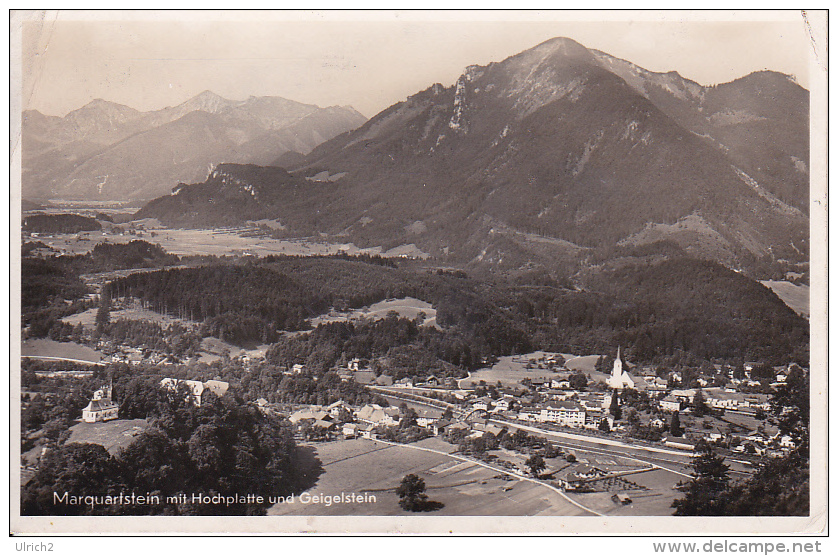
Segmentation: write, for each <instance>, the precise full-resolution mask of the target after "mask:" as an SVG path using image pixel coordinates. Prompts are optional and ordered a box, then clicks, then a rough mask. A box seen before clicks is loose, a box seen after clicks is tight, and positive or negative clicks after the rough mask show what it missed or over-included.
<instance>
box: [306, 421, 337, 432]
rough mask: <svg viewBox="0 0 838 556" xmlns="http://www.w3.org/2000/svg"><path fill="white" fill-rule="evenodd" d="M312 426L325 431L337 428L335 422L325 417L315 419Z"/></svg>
mask: <svg viewBox="0 0 838 556" xmlns="http://www.w3.org/2000/svg"><path fill="white" fill-rule="evenodd" d="M311 426H312V427H314V428H315V429H319V430H321V431H324V432H328V431H332V430H334V428H335V424H334V423H332V422H331V421H325V420H323V419H315V420H314V422H313V423H312V424H311Z"/></svg>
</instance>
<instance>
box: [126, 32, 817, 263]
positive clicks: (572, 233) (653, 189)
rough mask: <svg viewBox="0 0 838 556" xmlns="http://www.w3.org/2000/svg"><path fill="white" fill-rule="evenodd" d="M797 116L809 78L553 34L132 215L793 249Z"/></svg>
mask: <svg viewBox="0 0 838 556" xmlns="http://www.w3.org/2000/svg"><path fill="white" fill-rule="evenodd" d="M808 122H809V93H808V91H806V90H805V89H804V88H802V87H800V86H799V85H798V84H797V83H795V82H794V81H793V80H792V79H791V78H790V77H788V76H786V75H783V74H780V73H775V72H769V71H764V72H758V73H754V74H751V75H748V76H746V77H743V78H741V79H737V80H736V81H733V82H731V83H726V84H723V85H718V86H714V87H704V86H701V85H699V84H697V83H694V82H692V81H690V80H688V79H685V78H683V77H681V76H680V75H678V74H677V73H675V72H670V73H654V72H650V71H647V70H644V69H642V68H640V67H638V66H636V65H634V64H631V63H630V62H627V61H624V60H619V59H617V58H614V57H612V56H609V55H608V54H605V53H603V52H599V51H595V50H589V49H587V48H585V47H583V46H582V45H580V44H578V43H576V42H574V41H572V40H570V39H566V38H557V39H553V40H550V41H547V42H545V43H542V44H540V45H538V46H536V47H535V48H532V49H530V50H527V51H525V52H522V53H521V54H518V55H515V56H512V57H510V58H508V59H506V60H504V61H502V62H499V63H491V64H489V65H487V66H471V67H469V68H467V69H466V70H465V72H464V73H463V75H462V76H460V78H459V79H458V80H457V82H456V83H455V84H454V85H453V86H451V87H444V86H442V85H440V84H434V85H432V86H430V87H429V88H428V89H426V90H424V91H421V92H419V93H417V94H415V95H413V96H411V97H409V98H408V99H407V100H405V101H403V102H400V103H398V104H395V105H393V106H391V107H390V108H388V109H386V110H384V111H383V112H381V113H379V114H378V115H376V116H374V117H373V118H372V119H370V120H369V121H368V122H366V123H365V124H364V125H362V126H361V127H359V128H358V129H355V130H353V131H350V132H347V133H342V134H340V135H337V136H336V137H335V138H333V139H331V140H329V141H326V142H325V143H323V144H321V145H320V146H318V147H316V148H315V149H314V150H313V151H311V152H310V153H309V154H308V155H307V156H305V157H301V156H299V155H292V156H288V155H286V156H281V157H278V158H277V159H274V160H273V164H274V165H279V166H284V167H285V169H287V170H288V171H287V172H286V171H285V170H283V169H279V168H256V167H254V166H239V165H235V164H224V165H221V166H218V167H217V168H216V169H215V171H214V172H213V173H212V174H210V176H209V178H208V179H207V180H206V181H205V182H203V183H201V184H195V185H189V186H182V187H179V188H178V189H177V194H175V195H169V196H166V197H162V198H159V199H156V200H154V201H152V202H151V203H149V204H148V205H147V206H146V207H145V208H144V209H143V210H141V211H140V213H138V216H154V217H157V218H160V219H161V220H162V221H163V222H166V223H168V224H171V225H180V226H207V225H211V224H214V223H217V224H231V223H234V222H237V221H244V220H247V219H254V218H255V216H254V215H258V217H265V218H277V219H279V220H280V221H281V222H282V223H283V224H284V225H286V227H287V230H288V233H290V234H313V233H316V232H320V233H326V234H331V235H333V236H338V237H342V238H348V239H351V240H352V241H355V242H356V243H359V244H368V245H370V244H371V245H375V244H378V245H385V246H386V245H398V244H400V243H415V244H417V245H419V246H420V247H421V248H422V249H423V250H425V251H426V252H429V253H431V254H432V255H435V256H440V257H448V258H450V259H451V260H456V261H459V262H465V263H468V262H488V263H493V264H499V265H501V266H511V267H518V266H520V265H524V264H526V263H528V262H531V261H545V260H558V259H562V258H566V257H571V258H572V257H577V258H578V257H579V256H580V254H582V255H581V256H584V253H585V252H586V250H587V249H589V248H619V247H626V248H630V247H636V246H643V245H647V244H652V243H656V242H659V241H661V240H668V241H667V242H666V243H667V245H669V246H671V245H676V247H677V248H680V249H682V250H684V251H686V252H687V253H689V254H692V255H696V256H700V257H703V258H709V259H714V260H718V261H721V262H724V263H725V264H728V265H729V266H734V267H735V266H736V265H737V264H738V263H739V261H741V260H742V259H743V258H752V259H753V258H756V259H760V258H770V259H771V260H775V259H788V260H790V261H804V260H807V259H808V226H809V219H808V215H807V213H808V200H809V187H808V183H809V166H808V165H809V135H808V129H809V128H808ZM297 150H298V149H297ZM226 160H227V161H228V162H229V161H231V160H232V159H231V158H229V157H228V158H227V159H226ZM222 200H223V201H222ZM222 205H223V209H222Z"/></svg>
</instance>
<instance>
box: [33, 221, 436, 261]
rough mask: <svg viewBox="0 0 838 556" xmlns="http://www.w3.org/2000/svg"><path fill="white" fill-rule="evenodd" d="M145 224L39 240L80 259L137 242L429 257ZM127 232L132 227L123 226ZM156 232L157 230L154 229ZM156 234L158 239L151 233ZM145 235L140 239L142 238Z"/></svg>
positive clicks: (221, 250) (236, 250)
mask: <svg viewBox="0 0 838 556" xmlns="http://www.w3.org/2000/svg"><path fill="white" fill-rule="evenodd" d="M139 222H142V223H143V224H144V225H145V227H146V230H144V231H142V232H138V235H131V234H128V233H126V234H125V235H120V234H113V233H111V232H108V231H107V230H101V231H95V232H83V233H82V234H55V235H53V236H51V237H47V236H42V237H39V238H38V240H39V241H42V242H44V243H45V244H47V245H49V246H50V247H53V248H54V249H57V250H59V251H63V252H65V253H67V254H71V255H76V254H83V253H87V252H88V251H90V250H91V249H93V247H94V246H95V245H96V244H97V243H103V242H109V243H128V242H129V241H132V240H135V239H142V240H145V241H148V242H149V243H158V244H160V246H161V247H163V249H165V250H166V251H167V252H169V253H173V254H175V255H179V256H183V255H218V256H220V255H230V254H245V253H249V254H252V255H256V256H259V257H264V256H266V255H280V254H284V255H300V256H303V255H335V254H337V253H340V252H344V253H347V254H349V255H359V254H362V253H367V254H371V255H378V254H380V255H384V256H392V257H398V256H413V257H426V256H427V254H425V253H422V252H421V251H420V250H419V249H418V248H416V246H415V245H413V244H410V245H402V246H399V247H396V248H394V249H391V250H390V251H387V252H386V253H385V252H383V251H382V249H381V247H370V248H367V249H361V248H359V247H358V246H356V245H355V244H353V243H330V242H327V241H311V240H308V239H272V238H268V237H242V236H240V235H239V234H238V233H237V229H231V230H229V231H225V232H220V231H218V230H183V229H169V228H165V227H162V226H157V223H156V222H148V221H139ZM119 226H120V227H121V228H123V229H127V228H128V224H120V225H119ZM152 228H153V229H152ZM152 232H153V233H154V236H152V235H151V233H152ZM140 233H141V234H142V235H139V234H140Z"/></svg>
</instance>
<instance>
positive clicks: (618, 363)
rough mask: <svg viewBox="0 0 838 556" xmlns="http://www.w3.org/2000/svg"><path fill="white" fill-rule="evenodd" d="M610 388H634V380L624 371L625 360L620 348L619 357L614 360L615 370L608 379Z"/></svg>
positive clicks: (618, 348) (618, 350)
mask: <svg viewBox="0 0 838 556" xmlns="http://www.w3.org/2000/svg"><path fill="white" fill-rule="evenodd" d="M608 386H610V387H611V388H614V389H616V390H622V389H623V388H634V379H632V378H631V376H629V374H628V372H626V371H625V370H624V369H623V359H622V357H620V347H619V346H618V347H617V357H616V359H614V369H613V370H612V371H611V376H610V377H608Z"/></svg>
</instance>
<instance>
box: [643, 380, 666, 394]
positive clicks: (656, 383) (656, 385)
mask: <svg viewBox="0 0 838 556" xmlns="http://www.w3.org/2000/svg"><path fill="white" fill-rule="evenodd" d="M646 389H647V390H650V391H652V392H665V391H666V390H668V389H669V383H668V382H667V381H666V379H663V378H660V377H653V378H648V379H646Z"/></svg>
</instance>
